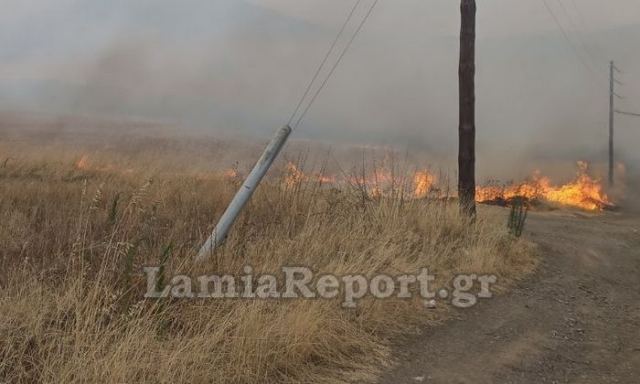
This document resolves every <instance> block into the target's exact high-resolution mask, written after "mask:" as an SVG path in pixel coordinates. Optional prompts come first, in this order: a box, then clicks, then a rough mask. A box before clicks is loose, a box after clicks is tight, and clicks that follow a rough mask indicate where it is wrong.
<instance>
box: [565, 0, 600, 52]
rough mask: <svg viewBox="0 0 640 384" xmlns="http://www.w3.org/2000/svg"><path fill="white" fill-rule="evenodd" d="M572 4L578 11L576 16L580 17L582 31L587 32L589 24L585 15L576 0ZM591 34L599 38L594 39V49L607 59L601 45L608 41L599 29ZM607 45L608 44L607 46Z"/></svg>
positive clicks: (593, 30)
mask: <svg viewBox="0 0 640 384" xmlns="http://www.w3.org/2000/svg"><path fill="white" fill-rule="evenodd" d="M571 4H572V5H573V8H574V9H575V10H576V14H577V15H578V23H579V24H581V25H582V29H583V30H587V29H588V28H587V26H588V24H589V23H587V21H586V19H585V17H584V14H583V13H582V11H581V10H580V7H578V3H577V2H576V0H571ZM591 33H592V34H593V35H594V36H597V39H594V41H593V44H594V48H595V49H596V50H597V51H598V52H599V53H600V56H601V57H605V58H606V56H607V55H606V54H602V52H603V50H602V47H601V45H600V43H602V41H603V40H606V39H602V35H601V33H599V32H598V31H597V29H592V30H591ZM595 40H599V41H595ZM605 45H606V44H605Z"/></svg>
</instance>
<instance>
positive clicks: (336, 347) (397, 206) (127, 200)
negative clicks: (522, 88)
mask: <svg viewBox="0 0 640 384" xmlns="http://www.w3.org/2000/svg"><path fill="white" fill-rule="evenodd" d="M124 142H125V143H126V140H125V141H124ZM167 143H169V142H167ZM165 144H166V143H164V144H163V145H159V144H158V143H155V144H154V143H153V142H152V143H151V144H148V145H147V146H146V147H144V148H141V149H140V150H136V148H135V147H132V148H131V149H130V150H129V152H128V153H126V154H123V152H121V151H120V152H119V151H118V149H117V148H115V149H113V150H111V152H110V151H109V150H103V151H101V152H100V153H99V154H96V155H93V152H87V151H92V149H91V147H90V146H85V148H81V147H80V146H77V145H76V146H65V145H63V144H61V142H60V141H55V143H54V144H52V143H30V142H28V141H12V142H11V141H8V142H5V143H4V144H2V148H1V151H0V155H1V158H0V222H1V223H2V224H1V225H0V244H2V247H1V248H0V382H6V383H36V382H37V383H85V382H96V383H97V382H104V383H133V382H149V383H179V382H192V383H202V382H220V383H223V382H224V383H268V382H274V383H275V382H291V383H302V382H304V383H337V382H353V381H356V380H369V379H373V378H375V377H376V375H377V374H378V373H379V372H380V371H381V369H382V368H383V367H385V366H389V365H390V364H392V363H393V361H392V359H391V357H390V350H391V348H390V345H391V342H392V340H393V339H394V337H396V336H398V335H400V334H411V333H413V332H416V329H418V326H421V325H424V324H429V323H432V322H433V323H436V322H439V321H441V320H443V319H445V318H446V317H447V314H448V313H450V310H449V309H448V306H446V305H442V306H441V305H438V307H437V308H436V309H426V308H425V306H424V304H423V302H422V301H421V300H419V299H412V300H399V299H395V300H374V299H371V298H365V299H363V300H362V302H361V303H360V305H359V306H358V308H357V309H344V308H342V307H341V305H340V301H339V300H328V301H326V300H288V301H287V300H279V301H260V300H200V299H193V300H170V299H166V300H165V299H162V300H152V299H144V298H143V295H144V291H145V284H146V282H145V276H144V275H143V273H142V267H143V266H149V265H153V266H158V265H162V266H163V268H164V271H165V274H166V275H167V276H172V275H173V274H175V273H185V274H196V273H197V272H198V271H203V272H209V273H213V272H224V273H230V274H236V275H239V274H241V273H242V270H243V267H244V266H245V265H251V266H253V268H254V269H255V270H256V272H277V271H279V270H280V268H281V267H282V266H284V265H294V266H296V265H304V266H309V267H312V268H313V269H314V271H317V272H319V273H322V272H325V273H329V272H330V273H334V274H346V273H359V274H365V275H369V276H370V275H373V274H375V273H380V272H385V273H388V274H391V275H396V274H400V273H413V272H416V271H418V270H419V268H421V267H429V269H430V270H431V271H432V272H433V273H435V274H436V275H437V276H438V279H439V281H440V282H441V283H443V284H444V282H447V281H449V279H451V277H452V276H453V274H455V273H465V272H473V273H485V272H486V273H492V274H497V275H498V276H499V285H500V287H501V288H502V289H504V288H505V287H507V286H508V285H509V283H510V282H512V281H514V280H516V279H518V278H520V277H522V276H524V275H526V274H527V273H529V272H531V271H532V270H533V269H534V268H535V265H536V258H535V255H534V252H533V251H532V247H531V246H530V245H529V244H528V243H527V242H526V241H523V240H517V239H515V238H513V237H512V236H510V235H509V234H508V233H507V229H506V225H505V224H506V213H505V212H504V211H502V210H499V209H492V208H483V209H481V211H480V216H479V219H478V221H477V222H476V223H475V224H474V225H469V224H468V223H467V222H465V220H463V219H462V218H461V217H459V215H458V210H457V206H456V205H455V204H452V203H448V202H444V201H432V200H428V199H405V198H401V197H400V196H399V195H395V196H386V197H378V198H374V197H367V196H364V195H363V193H362V191H361V190H358V189H350V188H342V189H336V188H326V187H323V186H322V185H321V183H319V182H317V181H312V180H298V181H296V182H295V183H291V182H288V183H285V182H283V178H284V177H285V175H284V173H283V172H281V171H280V170H278V169H276V170H274V172H273V173H272V175H270V177H269V178H268V180H267V182H266V183H264V185H262V186H261V187H260V189H259V190H258V192H257V193H256V195H255V196H254V198H253V200H252V202H251V203H250V206H249V207H248V209H247V210H246V211H245V212H244V213H243V215H242V216H241V218H240V219H239V220H238V222H237V223H236V226H235V227H234V230H233V231H232V234H231V237H230V238H229V240H228V242H227V243H226V245H225V246H224V247H222V248H221V249H220V250H219V251H218V252H217V253H216V254H215V257H214V258H213V259H212V260H211V261H210V262H208V263H207V264H205V265H201V266H194V265H193V264H192V259H193V256H194V254H195V253H196V252H197V250H198V247H199V246H200V245H201V244H202V243H203V241H204V239H205V238H206V237H207V235H208V234H209V233H210V231H211V230H212V227H213V225H214V224H215V221H216V219H217V218H218V217H219V216H220V214H221V213H222V211H223V210H224V208H225V206H226V204H227V203H228V202H229V201H230V199H231V198H232V196H233V194H234V193H235V190H236V189H237V187H238V185H239V183H240V181H239V180H238V178H236V177H231V176H230V175H228V174H225V173H224V172H222V171H221V172H216V171H211V170H204V171H203V169H202V168H201V167H199V165H200V163H199V162H197V161H192V160H191V156H192V155H193V154H194V153H196V152H199V151H202V148H193V147H190V146H189V145H171V146H167V145H165ZM222 147H224V146H223V145H221V148H222ZM87 148H89V149H87ZM87 153H89V154H88V156H85V157H83V155H85V154H87ZM257 154H258V153H256V154H255V156H256V157H257ZM249 162H250V161H249ZM223 167H224V166H223ZM221 168H222V167H221ZM279 168H280V169H282V168H283V167H282V164H280V166H279Z"/></svg>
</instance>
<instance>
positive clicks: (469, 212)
mask: <svg viewBox="0 0 640 384" xmlns="http://www.w3.org/2000/svg"><path fill="white" fill-rule="evenodd" d="M460 15H461V28H460V66H459V68H458V77H459V92H460V93H459V102H460V111H459V113H460V116H459V119H460V120H459V126H458V140H459V146H458V197H459V199H460V211H461V212H462V214H464V215H466V216H470V217H475V215H476V169H475V168H476V125H475V113H476V112H475V103H476V96H475V72H476V65H475V57H476V53H475V42H476V2H475V0H461V2H460Z"/></svg>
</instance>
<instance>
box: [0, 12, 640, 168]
mask: <svg viewBox="0 0 640 384" xmlns="http://www.w3.org/2000/svg"><path fill="white" fill-rule="evenodd" d="M10 1H11V2H16V6H18V5H19V8H17V9H18V10H19V11H17V12H16V13H15V14H14V15H13V16H10V15H3V16H2V18H3V24H2V25H3V26H2V27H0V28H1V32H2V33H1V35H2V36H4V37H3V38H2V39H3V43H6V44H5V46H7V47H9V49H7V51H6V53H5V54H4V56H2V59H3V60H2V64H0V69H1V72H0V103H2V104H3V105H4V107H3V108H2V109H23V110H25V109H26V110H35V111H46V112H52V113H57V114H71V115H89V116H100V117H118V118H134V117H135V118H146V119H149V120H154V121H160V122H163V123H168V124H172V125H173V126H176V127H179V128H176V129H180V130H183V131H187V132H190V133H193V134H202V133H206V134H211V135H215V134H218V133H222V132H224V133H228V132H234V133H237V134H242V135H251V136H253V137H259V138H264V137H267V136H268V135H270V133H271V132H272V131H274V130H275V129H276V128H277V127H278V126H280V125H281V124H282V123H284V122H285V121H286V119H287V118H288V116H289V114H290V113H291V112H292V109H293V107H294V106H295V104H296V102H297V99H298V97H299V96H300V93H301V92H302V90H303V88H304V86H305V85H306V82H307V81H308V80H309V77H310V76H311V75H312V74H313V72H314V70H315V66H316V65H317V63H318V62H319V61H320V59H321V58H322V55H323V54H324V51H325V50H326V49H327V47H328V43H329V42H330V40H331V39H332V37H333V35H334V34H335V31H336V30H337V28H338V26H339V24H340V22H341V21H342V18H343V17H344V15H345V14H346V12H347V10H348V9H349V7H350V6H351V3H347V2H325V1H309V2H299V1H294V0H261V1H258V0H254V1H239V0H215V1H205V0H187V1H182V2H174V1H169V0H156V1H151V0H143V1H137V2H129V1H124V0H117V1H113V2H108V3H104V2H99V1H95V0H90V1H83V2H80V1H72V0H67V1H63V2H57V3H55V4H54V2H53V1H51V0H41V1H30V2H23V1H20V2H17V1H16V0H10ZM516 3H517V4H516ZM567 8H568V9H569V10H570V11H571V14H569V15H565V14H564V13H563V12H562V9H561V8H557V9H556V11H557V12H558V16H559V17H560V18H561V20H562V21H563V23H564V24H565V26H566V28H567V29H568V31H569V35H570V37H571V38H572V40H573V42H574V48H572V47H571V46H569V45H568V44H567V42H566V41H565V40H564V39H563V37H562V35H561V34H560V32H558V30H557V29H556V27H555V24H553V19H551V18H550V16H549V15H548V14H547V13H546V10H545V9H544V8H543V7H542V6H541V4H540V2H538V1H522V2H513V1H506V0H493V1H486V2H481V3H479V14H478V71H477V106H478V116H477V130H478V138H477V140H478V169H479V172H480V177H481V178H483V177H484V178H487V177H499V178H508V177H513V178H518V177H524V176H526V175H527V174H528V173H529V172H531V171H532V170H533V169H536V168H542V169H545V170H546V169H548V168H550V165H551V164H558V163H562V164H567V166H566V168H567V169H569V168H570V166H571V164H572V163H573V162H574V161H576V160H580V159H584V160H591V161H594V162H596V163H598V162H602V161H603V160H604V159H606V148H607V147H606V143H607V134H608V133H607V121H608V120H607V119H608V116H607V108H608V94H607V92H608V84H607V68H606V65H607V62H606V61H607V60H608V59H609V58H614V59H616V60H617V61H618V63H619V66H620V67H621V68H623V69H628V71H625V74H624V75H622V76H623V77H624V79H623V81H624V82H625V86H624V87H623V88H621V89H620V93H623V94H624V96H625V97H626V99H625V100H623V101H622V102H621V104H620V109H635V110H637V109H639V108H640V88H639V85H640V73H637V74H636V73H634V72H633V69H634V68H638V67H640V65H639V64H640V53H638V52H637V50H633V49H629V48H630V47H635V46H638V45H639V44H638V43H640V41H639V40H640V24H638V23H637V20H638V16H640V5H638V4H637V2H635V1H632V0H624V1H623V0H620V1H618V2H616V4H611V5H610V6H609V8H608V9H606V10H603V8H602V5H601V3H600V2H597V1H595V0H589V1H584V2H580V13H578V11H576V10H575V9H574V8H570V7H569V5H568V4H567ZM359 16H362V15H359ZM27 20H28V21H29V22H27ZM579 25H582V26H585V27H586V28H587V29H586V30H583V31H582V30H581V31H575V30H574V28H573V27H572V26H579ZM458 28H459V25H458V8H457V3H455V2H451V1H450V0H447V1H445V0H438V1H430V2H424V1H417V0H411V1H410V0H406V1H398V2H395V1H394V2H381V4H380V7H379V8H378V9H377V10H376V13H375V14H374V15H373V16H372V18H371V20H370V22H369V24H368V25H367V26H366V27H365V29H364V31H363V32H362V34H361V35H360V36H359V37H358V40H357V41H356V43H355V45H354V46H353V49H352V50H351V51H350V52H349V54H348V56H347V57H346V58H345V61H344V62H343V64H342V65H341V66H340V68H339V69H338V71H337V72H336V74H335V77H334V78H333V79H332V80H331V82H330V84H329V86H328V87H327V88H326V90H325V92H324V93H323V94H322V95H321V97H320V98H319V99H318V101H317V103H316V104H315V105H314V108H313V109H312V110H311V112H310V114H309V115H308V118H307V120H306V121H305V123H304V125H303V126H302V127H301V128H300V130H299V131H297V132H296V133H295V135H294V138H297V139H300V140H318V141H327V142H332V143H341V144H342V143H352V144H369V145H378V146H387V145H388V146H393V147H396V148H399V149H400V150H408V151H411V152H419V153H424V154H426V155H425V158H427V160H425V161H430V162H433V163H437V164H442V165H443V166H445V167H451V168H453V167H454V164H455V161H456V149H457V60H458V40H457V39H458V37H457V33H458ZM9 36H14V37H13V38H12V37H9ZM15 36H26V37H25V38H24V39H17V38H16V37H15ZM575 47H577V49H578V50H579V51H580V52H582V53H581V54H582V55H583V56H584V58H583V60H587V61H588V62H589V63H590V64H589V65H590V66H592V67H593V68H592V69H591V70H588V69H586V68H584V66H583V63H582V62H581V60H579V59H578V58H577V57H576V55H575V52H574V49H576V48H575ZM617 124H618V125H617V127H618V129H617V143H618V151H619V156H620V159H624V160H625V161H627V162H629V163H630V165H631V167H632V168H633V164H637V163H638V161H639V160H640V155H638V151H637V150H636V147H637V144H638V143H640V129H639V128H640V122H638V121H637V120H635V121H634V120H633V119H631V118H623V117H619V118H618V121H617Z"/></svg>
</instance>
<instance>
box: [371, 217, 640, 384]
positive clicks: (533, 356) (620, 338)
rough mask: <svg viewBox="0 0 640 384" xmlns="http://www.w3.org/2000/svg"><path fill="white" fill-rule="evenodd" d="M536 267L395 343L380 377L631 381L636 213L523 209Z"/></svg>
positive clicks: (638, 318) (635, 374) (637, 291)
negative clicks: (395, 361)
mask: <svg viewBox="0 0 640 384" xmlns="http://www.w3.org/2000/svg"><path fill="white" fill-rule="evenodd" d="M526 235H527V236H528V237H529V238H530V239H531V240H532V241H534V242H536V243H538V244H539V245H540V249H541V251H542V253H543V261H542V265H541V267H540V269H539V271H538V272H537V273H536V274H535V275H534V276H531V277H530V278H529V279H528V280H527V281H525V282H522V283H521V284H520V285H519V286H518V287H516V288H515V289H514V290H513V291H511V292H510V293H509V294H506V295H503V296H500V297H497V298H494V299H492V300H491V301H490V302H483V303H480V304H479V305H478V306H476V307H474V308H473V309H470V310H458V312H457V314H458V319H456V320H451V321H449V322H448V323H446V324H444V325H442V326H440V327H435V328H431V329H429V330H427V331H426V332H425V333H424V334H423V335H421V336H419V337H417V338H415V339H414V340H410V341H408V342H406V343H405V344H404V345H402V346H401V347H398V348H397V357H398V358H399V360H400V361H402V363H401V364H400V365H399V366H397V367H395V368H394V369H393V370H391V371H389V372H387V373H386V375H385V376H384V377H383V378H382V379H381V380H380V383H384V384H401V383H418V382H424V383H474V384H476V383H496V384H502V383H532V384H534V383H535V384H539V383H593V384H604V383H629V384H633V383H640V218H639V217H638V216H634V217H631V216H629V215H624V214H606V215H603V216H597V217H593V216H588V215H580V214H571V213H544V214H542V213H537V214H533V215H531V218H530V220H529V223H528V228H527V230H526Z"/></svg>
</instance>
